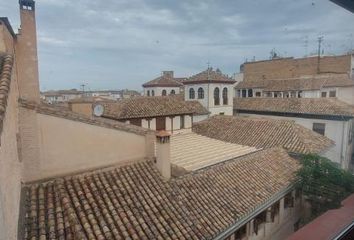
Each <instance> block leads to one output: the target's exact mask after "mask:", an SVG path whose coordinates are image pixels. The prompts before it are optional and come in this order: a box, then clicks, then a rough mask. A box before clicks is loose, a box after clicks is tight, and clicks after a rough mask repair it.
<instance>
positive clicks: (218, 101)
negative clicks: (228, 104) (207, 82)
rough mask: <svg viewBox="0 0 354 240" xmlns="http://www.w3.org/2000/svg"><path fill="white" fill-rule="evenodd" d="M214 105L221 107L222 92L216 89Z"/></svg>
mask: <svg viewBox="0 0 354 240" xmlns="http://www.w3.org/2000/svg"><path fill="white" fill-rule="evenodd" d="M214 105H215V106H218V105H220V90H219V88H215V89H214Z"/></svg>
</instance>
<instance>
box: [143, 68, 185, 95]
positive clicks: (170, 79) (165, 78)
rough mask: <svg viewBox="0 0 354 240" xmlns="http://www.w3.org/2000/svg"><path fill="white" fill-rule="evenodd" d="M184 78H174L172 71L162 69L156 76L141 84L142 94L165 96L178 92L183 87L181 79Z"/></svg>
mask: <svg viewBox="0 0 354 240" xmlns="http://www.w3.org/2000/svg"><path fill="white" fill-rule="evenodd" d="M184 79H185V78H175V77H174V73H173V71H163V72H162V74H161V76H160V77H157V78H155V79H153V80H151V81H149V82H147V83H144V84H143V88H144V96H148V97H149V96H152V97H153V96H167V95H175V94H180V93H181V92H182V91H181V89H183V84H182V81H183V80H184Z"/></svg>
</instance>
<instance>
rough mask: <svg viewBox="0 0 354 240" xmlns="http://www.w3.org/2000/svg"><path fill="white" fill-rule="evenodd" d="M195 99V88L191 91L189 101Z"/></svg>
mask: <svg viewBox="0 0 354 240" xmlns="http://www.w3.org/2000/svg"><path fill="white" fill-rule="evenodd" d="M194 98H195V92H194V89H193V88H190V89H189V99H194Z"/></svg>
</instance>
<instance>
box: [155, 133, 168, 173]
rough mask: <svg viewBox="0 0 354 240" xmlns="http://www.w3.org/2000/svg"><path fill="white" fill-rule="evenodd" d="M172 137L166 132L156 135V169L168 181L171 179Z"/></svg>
mask: <svg viewBox="0 0 354 240" xmlns="http://www.w3.org/2000/svg"><path fill="white" fill-rule="evenodd" d="M170 136H171V135H170V134H169V133H168V132H166V131H159V132H157V133H156V167H157V169H158V170H159V171H160V173H161V175H162V176H163V177H164V178H165V179H166V180H169V179H170V178H171V154H170Z"/></svg>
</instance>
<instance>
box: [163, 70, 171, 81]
mask: <svg viewBox="0 0 354 240" xmlns="http://www.w3.org/2000/svg"><path fill="white" fill-rule="evenodd" d="M162 76H164V77H166V78H171V79H172V78H173V71H163V72H162Z"/></svg>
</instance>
